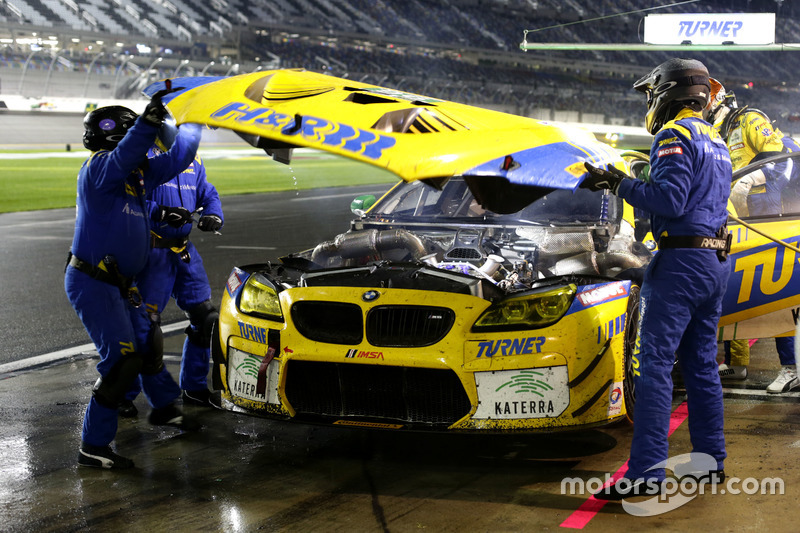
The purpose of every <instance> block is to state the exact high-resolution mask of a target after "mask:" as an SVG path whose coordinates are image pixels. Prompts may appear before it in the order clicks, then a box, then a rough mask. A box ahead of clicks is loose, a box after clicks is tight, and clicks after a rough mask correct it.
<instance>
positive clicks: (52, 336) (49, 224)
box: [0, 184, 389, 372]
mask: <svg viewBox="0 0 800 533" xmlns="http://www.w3.org/2000/svg"><path fill="white" fill-rule="evenodd" d="M388 187H389V185H386V184H383V185H373V186H360V187H342V188H336V187H334V188H328V189H315V190H297V191H286V192H281V193H273V194H252V195H241V196H231V197H226V198H223V200H222V208H223V211H224V213H225V227H224V228H223V229H222V231H221V233H222V235H214V234H209V233H204V232H201V231H198V230H197V229H195V230H194V231H193V232H192V234H191V239H192V241H193V242H194V243H195V246H196V247H197V248H198V250H199V251H200V254H201V255H202V257H203V262H204V264H205V267H206V272H207V273H208V277H209V281H210V282H211V290H212V301H213V302H215V303H217V304H218V303H219V300H220V298H221V297H222V292H221V291H222V288H223V286H224V284H225V281H226V280H227V278H228V275H229V274H230V271H231V268H232V267H233V266H234V265H243V264H247V263H256V262H263V261H266V260H269V259H272V260H274V259H276V258H277V257H279V256H281V255H284V254H286V253H289V252H295V251H299V250H304V249H306V248H311V247H313V246H315V245H316V244H318V243H320V242H321V241H323V240H326V239H330V238H333V237H334V236H335V235H336V234H338V233H341V232H344V231H346V230H347V229H348V227H349V222H350V220H351V219H352V218H353V215H352V213H350V201H351V200H352V199H353V198H355V197H356V196H358V195H359V194H381V193H382V192H385V191H386V190H387V189H388ZM74 227H75V209H74V208H69V209H52V210H46V211H28V212H20V213H2V214H0V235H2V239H0V252H1V253H0V294H2V297H3V301H4V303H5V305H2V306H0V338H1V339H3V346H2V348H0V372H2V365H3V364H4V363H10V362H12V361H19V360H20V359H25V358H28V357H31V356H35V355H40V354H46V353H50V352H53V351H57V350H62V349H66V348H69V347H72V346H76V345H81V344H85V343H87V342H89V338H88V336H87V335H86V332H85V331H84V329H83V325H82V324H81V322H80V320H78V317H77V316H76V315H75V312H74V311H73V309H72V307H71V306H70V304H69V301H68V300H67V297H66V294H65V293H64V264H65V262H66V258H67V252H68V251H69V248H70V245H71V243H72V233H73V230H74ZM184 319H185V317H184V315H183V313H181V312H180V311H179V310H178V309H177V307H176V306H175V304H174V302H173V303H172V304H170V306H169V307H168V308H167V311H166V313H165V314H164V317H163V321H164V323H166V324H169V323H171V322H175V321H180V320H184Z"/></svg>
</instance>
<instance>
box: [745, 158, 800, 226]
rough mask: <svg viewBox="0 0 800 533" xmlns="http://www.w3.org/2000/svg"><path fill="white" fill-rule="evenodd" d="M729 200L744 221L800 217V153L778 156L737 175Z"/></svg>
mask: <svg viewBox="0 0 800 533" xmlns="http://www.w3.org/2000/svg"><path fill="white" fill-rule="evenodd" d="M759 156H761V154H759ZM730 200H731V203H732V204H733V206H734V208H735V209H736V214H737V215H739V216H741V217H762V216H775V215H789V214H792V215H796V214H798V213H800V152H791V153H782V152H777V153H775V155H768V156H767V157H763V158H760V160H759V161H756V162H755V163H750V164H749V165H747V166H746V167H744V168H742V169H739V170H737V171H736V172H734V173H733V185H732V187H731V196H730Z"/></svg>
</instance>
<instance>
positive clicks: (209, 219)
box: [197, 215, 222, 231]
mask: <svg viewBox="0 0 800 533" xmlns="http://www.w3.org/2000/svg"><path fill="white" fill-rule="evenodd" d="M221 227H222V219H221V218H219V217H218V216H217V215H203V216H202V217H200V220H198V221H197V229H199V230H200V231H219V229H220V228H221Z"/></svg>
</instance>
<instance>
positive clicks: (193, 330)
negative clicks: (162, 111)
mask: <svg viewBox="0 0 800 533" xmlns="http://www.w3.org/2000/svg"><path fill="white" fill-rule="evenodd" d="M173 132H174V126H172V123H171V122H170V121H167V122H165V124H164V126H163V127H162V128H161V133H160V134H159V137H158V139H157V140H156V144H155V146H153V147H152V148H151V149H150V151H149V152H148V157H158V156H160V155H161V154H163V153H164V152H165V151H167V150H168V149H169V147H170V146H172V142H173V139H174V133H173ZM148 207H149V210H150V221H151V225H150V233H151V238H152V243H153V249H152V250H151V252H150V257H149V258H148V260H147V265H146V266H145V267H144V269H143V270H142V271H141V272H140V273H139V274H138V275H137V276H136V280H137V285H138V287H139V290H140V291H141V293H142V298H143V300H144V305H145V308H146V309H147V312H148V313H149V315H150V318H151V321H152V322H153V323H154V324H160V323H161V313H163V311H164V308H165V307H166V306H167V304H168V303H169V300H170V297H173V298H175V302H176V303H177V304H178V307H180V308H181V309H182V310H183V311H184V312H185V313H186V315H187V316H188V317H189V321H190V325H189V326H188V327H187V328H186V340H185V341H184V343H183V356H182V358H181V371H180V386H181V389H183V393H182V396H183V402H184V404H187V403H189V404H192V405H197V406H202V407H219V406H220V403H219V398H218V396H217V395H216V394H213V393H212V392H211V391H209V390H208V383H207V376H208V368H209V361H210V358H211V332H212V328H213V326H214V324H215V322H216V320H217V319H218V318H219V313H218V311H217V310H216V309H215V308H214V306H213V305H212V304H211V286H210V284H209V282H208V276H207V275H206V271H205V268H204V267H203V259H202V258H201V257H200V254H199V253H198V251H197V248H196V247H195V245H194V243H192V241H190V240H189V233H190V232H191V231H192V214H193V213H199V218H198V221H197V229H199V230H200V231H209V232H217V231H219V229H221V228H222V225H223V223H224V219H223V216H222V203H221V202H220V199H219V194H218V193H217V190H216V188H215V187H214V185H212V184H211V183H209V182H208V180H207V179H206V168H205V165H204V164H203V161H202V160H201V159H200V157H196V158H195V160H194V161H192V163H191V164H190V165H189V166H188V167H187V168H186V169H185V170H184V171H183V172H181V173H180V174H178V175H177V176H175V177H174V178H173V179H171V180H170V181H168V182H166V183H163V184H161V185H159V186H158V187H156V188H155V189H153V190H152V191H150V193H149V195H148ZM165 213H169V214H170V215H169V216H165ZM139 391H140V384H139V383H138V382H136V383H135V386H134V387H133V388H132V389H131V390H130V391H128V392H127V393H126V395H125V398H126V399H125V401H124V402H123V403H122V405H121V406H120V411H119V414H120V416H123V417H134V416H136V415H137V413H138V410H137V408H136V406H135V405H134V403H133V399H135V398H136V396H137V395H138V394H139Z"/></svg>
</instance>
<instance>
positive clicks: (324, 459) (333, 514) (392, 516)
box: [0, 328, 800, 533]
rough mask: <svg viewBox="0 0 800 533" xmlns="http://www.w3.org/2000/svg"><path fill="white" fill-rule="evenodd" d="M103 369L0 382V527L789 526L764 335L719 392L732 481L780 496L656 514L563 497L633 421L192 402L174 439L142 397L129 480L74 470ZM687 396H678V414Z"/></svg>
mask: <svg viewBox="0 0 800 533" xmlns="http://www.w3.org/2000/svg"><path fill="white" fill-rule="evenodd" d="M175 331H176V332H178V333H176V334H173V335H171V336H169V337H168V338H167V342H166V350H167V354H168V355H167V363H168V366H169V368H170V369H171V371H172V372H173V375H176V374H177V364H178V351H179V349H180V345H181V343H182V335H181V334H180V329H177V328H176V329H175ZM96 361H97V359H96V354H94V353H93V352H92V351H91V350H88V351H87V352H86V353H84V354H81V355H76V356H75V357H73V358H71V359H69V360H67V361H65V362H60V363H56V364H51V365H50V366H43V367H37V368H32V369H20V370H16V371H11V372H6V373H5V374H0V406H2V407H0V412H2V420H3V424H2V427H0V480H1V481H0V530H2V531H13V532H34V531H35V532H37V533H39V532H47V531H53V532H55V531H58V532H69V531H137V532H139V531H166V530H168V529H171V530H174V531H231V532H239V531H303V532H306V531H326V532H327V531H348V532H353V531H367V532H371V531H397V532H403V531H419V530H427V531H459V532H460V531H487V532H498V531H499V532H505V531H522V532H524V531H554V530H564V529H568V528H580V527H582V529H584V530H586V531H618V530H625V529H628V530H631V529H632V530H636V531H640V530H650V529H655V528H658V529H659V530H660V531H665V532H669V531H700V530H703V531H707V530H714V531H760V532H763V531H770V532H775V531H786V532H789V531H796V530H797V525H796V520H795V519H794V513H793V511H794V510H795V509H796V508H797V501H798V498H799V497H800V466H798V460H797V459H798V451H799V449H800V424H799V423H800V393H798V392H792V393H788V394H786V395H779V396H769V397H768V396H767V395H766V394H765V393H764V391H763V389H764V388H765V387H766V385H767V384H768V383H769V382H770V381H771V379H772V378H773V377H774V375H776V374H777V368H778V367H777V365H778V363H777V355H776V353H775V348H774V342H772V341H770V340H766V341H759V342H758V343H757V344H756V345H755V346H754V347H753V356H752V364H751V367H750V370H751V374H750V377H749V378H748V380H746V381H745V382H744V383H743V384H741V385H739V386H737V387H735V388H730V387H729V388H726V399H725V412H726V431H727V434H726V436H727V442H728V454H729V459H728V461H727V462H726V472H727V474H728V476H729V477H731V476H736V477H739V478H741V479H743V480H744V479H745V478H755V479H756V480H763V479H765V478H780V479H781V480H782V482H783V485H784V494H783V495H779V494H761V493H760V491H759V492H757V493H755V494H749V495H748V494H744V493H740V494H731V493H726V494H716V495H712V494H704V495H699V496H697V497H696V498H694V499H692V500H691V501H689V502H688V503H686V504H685V505H682V506H679V507H677V508H675V509H673V510H670V511H669V512H666V513H663V514H659V515H656V516H647V517H635V516H631V515H630V514H628V512H626V510H625V508H624V507H623V506H622V505H620V504H619V503H609V504H606V505H605V506H599V508H597V509H594V508H592V507H591V506H590V505H588V506H587V500H588V498H589V496H588V494H568V493H567V494H562V492H564V491H562V480H563V479H564V478H565V477H577V478H582V479H584V480H589V479H591V478H603V477H604V476H605V475H606V474H607V473H614V472H615V471H617V470H618V469H619V468H620V467H622V466H623V465H624V463H625V461H626V460H627V456H628V450H629V445H630V438H631V426H630V425H628V424H619V425H617V426H614V427H609V428H602V429H595V430H587V431H579V432H566V433H555V434H545V435H451V434H444V435H443V434H411V433H392V432H366V431H362V430H354V429H349V428H341V429H340V428H328V427H318V426H306V425H296V424H289V423H284V422H280V421H269V420H263V419H259V418H254V417H250V416H246V415H241V414H235V413H232V412H227V411H218V410H205V409H201V408H195V407H187V408H186V412H187V413H191V414H193V415H196V416H197V417H198V418H199V419H200V420H201V421H202V422H203V424H204V428H203V429H202V430H201V431H199V432H197V433H182V432H181V431H179V430H176V429H172V428H166V429H165V428H158V427H153V426H151V425H149V424H148V423H147V421H146V412H147V407H146V403H145V400H144V399H143V397H141V396H140V398H138V399H137V406H138V407H139V409H140V414H139V417H138V418H137V419H134V420H121V422H120V427H119V431H118V434H117V439H116V447H117V450H118V451H119V452H120V453H122V454H123V455H126V456H128V457H131V458H132V459H134V461H135V462H136V468H135V469H133V470H129V471H119V472H117V471H107V470H97V469H89V468H78V467H77V465H76V453H77V447H78V444H79V442H80V433H79V431H80V424H81V420H82V416H83V410H84V408H85V404H86V401H87V400H88V391H89V390H90V388H91V385H92V383H93V382H94V380H95V379H96V372H95V370H94V365H95V364H96ZM684 399H685V395H684V394H682V393H681V392H680V391H678V392H676V395H675V406H676V408H677V407H679V406H680V405H681V403H682V402H683V401H684ZM670 446H671V448H670V455H671V456H675V455H678V454H683V453H688V452H690V451H691V445H690V443H689V435H688V428H687V423H686V422H683V423H682V424H680V425H679V426H678V427H677V429H676V430H675V432H674V433H673V435H672V436H671V438H670ZM752 483H753V482H751V485H748V486H743V484H741V485H740V488H742V489H748V490H750V491H751V490H752V488H753V486H755V485H752ZM756 483H757V481H756ZM592 501H593V500H592ZM579 509H580V510H582V511H579Z"/></svg>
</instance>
